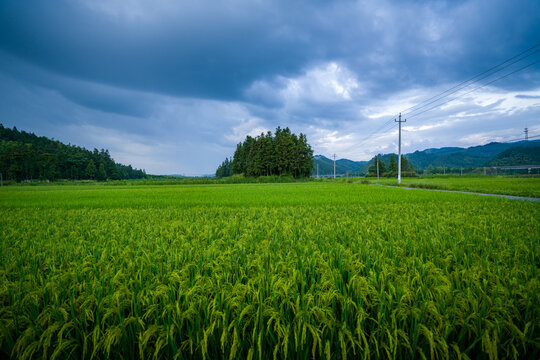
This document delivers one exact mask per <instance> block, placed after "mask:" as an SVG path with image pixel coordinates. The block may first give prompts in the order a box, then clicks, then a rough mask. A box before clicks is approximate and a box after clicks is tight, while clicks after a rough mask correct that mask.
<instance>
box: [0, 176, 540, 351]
mask: <svg viewBox="0 0 540 360" xmlns="http://www.w3.org/2000/svg"><path fill="white" fill-rule="evenodd" d="M518 180H519V179H518ZM0 239H1V240H0V351H1V352H0V357H1V355H2V353H3V354H4V355H7V356H11V357H13V358H17V359H37V358H40V359H41V358H51V359H104V358H110V359H132V358H133V359H135V358H142V359H192V358H196V359H386V358H395V359H421V358H426V359H467V358H470V359H505V358H510V359H525V358H527V359H537V358H539V357H540V323H539V318H540V295H539V289H540V282H539V278H540V276H539V275H540V272H539V266H540V204H539V203H535V202H528V201H517V200H508V199H502V198H491V197H481V196H477V195H469V194H456V193H440V192H428V191H425V192H424V191H404V190H403V189H397V188H388V187H377V186H369V185H364V184H360V183H345V182H343V183H340V182H339V183H338V182H336V183H334V182H308V183H292V184H238V185H182V186H166V185H162V186H151V185H146V186H114V187H112V186H100V185H93V186H67V185H65V186H42V187H40V186H36V187H5V188H0Z"/></svg>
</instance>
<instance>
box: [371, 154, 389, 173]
mask: <svg viewBox="0 0 540 360" xmlns="http://www.w3.org/2000/svg"><path fill="white" fill-rule="evenodd" d="M377 159H378V160H379V176H384V174H385V173H386V164H385V163H384V161H382V160H381V155H380V154H379V155H377V156H374V157H373V159H371V161H370V163H371V165H370V166H369V168H368V173H367V175H366V176H372V177H373V176H377Z"/></svg>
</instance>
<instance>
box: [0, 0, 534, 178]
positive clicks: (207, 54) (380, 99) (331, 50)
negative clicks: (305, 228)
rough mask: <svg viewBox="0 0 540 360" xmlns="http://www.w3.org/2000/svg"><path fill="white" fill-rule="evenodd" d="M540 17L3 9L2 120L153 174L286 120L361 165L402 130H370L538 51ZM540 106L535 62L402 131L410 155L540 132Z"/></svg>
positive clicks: (462, 8)
mask: <svg viewBox="0 0 540 360" xmlns="http://www.w3.org/2000/svg"><path fill="white" fill-rule="evenodd" d="M539 14H540V4H538V2H537V1H513V2H507V1H477V0H472V1H437V2H433V1H426V2H422V1H331V2H329V1H292V2H291V1H243V0H233V1H165V0H159V1H153V2H145V1H136V0H129V1H126V0H122V1H121V0H108V1H105V0H98V1H83V0H78V1H58V2H55V3H54V4H51V3H50V2H47V1H24V2H20V1H4V2H2V3H1V4H0V95H1V97H0V122H2V123H3V124H4V125H5V126H17V127H18V128H20V129H24V130H27V131H33V132H35V133H37V134H40V135H46V136H49V137H54V138H56V139H59V140H61V141H64V142H70V143H75V144H78V145H82V146H85V147H87V148H93V147H96V148H108V149H110V151H111V154H112V156H113V157H114V158H115V159H116V160H117V161H121V162H124V163H130V164H132V165H134V166H135V167H142V168H145V169H146V170H147V172H150V173H158V174H167V173H169V174H170V173H183V174H190V175H201V174H208V173H213V171H214V170H215V168H216V167H217V165H218V164H219V163H220V162H221V161H222V160H223V159H224V158H225V157H226V156H230V155H232V152H233V151H234V148H235V144H236V142H238V141H240V140H242V139H243V138H244V137H245V136H246V135H248V134H250V135H256V134H258V133H260V132H263V131H267V130H273V129H274V128H275V127H277V126H282V127H285V126H289V127H290V128H291V129H292V130H293V131H295V132H304V133H306V134H307V136H308V140H309V142H310V143H311V144H312V146H313V147H314V150H315V152H316V153H322V154H326V155H329V154H330V153H334V152H335V153H337V154H338V156H339V157H348V158H351V159H354V160H365V159H368V158H369V157H371V156H372V155H373V154H374V153H376V152H380V151H383V152H385V151H395V145H396V136H395V128H394V127H392V126H391V124H389V125H388V126H387V127H386V128H385V127H383V129H382V131H379V132H375V130H377V129H379V128H381V126H382V125H383V124H385V123H386V122H387V121H388V119H391V118H392V117H393V116H395V115H396V114H397V113H398V112H400V111H403V110H405V109H407V108H408V107H410V106H412V105H414V104H416V103H418V102H420V101H423V100H425V99H427V98H430V97H431V96H433V95H434V94H437V93H439V92H442V91H444V90H446V89H448V88H450V87H452V86H454V85H456V84H458V83H460V82H462V81H463V80H466V79H468V78H470V77H472V76H474V75H476V74H478V73H480V72H482V71H484V70H486V69H488V68H491V67H492V66H494V65H496V64H498V63H500V62H501V61H503V60H506V59H508V58H510V57H511V56H513V55H515V54H518V53H520V52H522V51H524V50H525V49H528V48H531V47H532V46H534V45H536V44H538V43H539V42H540V15H539ZM539 59H540V53H538V52H537V53H532V54H531V56H529V57H528V58H527V59H525V60H523V62H520V63H518V64H516V65H515V66H516V67H514V68H512V67H510V68H509V69H508V71H507V73H508V72H509V71H512V70H513V69H517V68H519V66H523V65H527V64H533V63H534V62H535V61H538V60H539ZM501 74H504V73H501ZM487 80H489V79H486V81H487ZM539 96H540V66H539V65H531V66H530V67H528V68H527V69H525V70H523V71H520V72H516V73H515V74H513V75H512V76H508V77H507V78H505V79H503V80H501V81H498V82H494V83H493V84H490V85H489V86H486V87H484V88H482V89H479V90H478V91H475V92H472V93H470V94H467V95H466V96H463V97H460V98H457V99H456V100H454V101H452V102H449V103H447V104H445V105H443V106H442V107H437V108H434V109H433V110H432V111H430V112H426V113H425V114H422V115H421V116H418V117H416V118H415V119H414V120H413V119H411V120H410V121H408V122H407V123H406V126H405V128H404V145H405V151H414V150H417V149H423V148H425V147H433V146H467V145H477V144H479V143H483V142H487V141H492V140H504V139H507V138H509V137H512V138H515V137H516V136H519V135H520V133H521V131H522V130H523V127H525V126H527V127H529V131H530V134H533V133H534V132H537V133H540V116H539V115H540V100H539ZM371 134H373V135H371Z"/></svg>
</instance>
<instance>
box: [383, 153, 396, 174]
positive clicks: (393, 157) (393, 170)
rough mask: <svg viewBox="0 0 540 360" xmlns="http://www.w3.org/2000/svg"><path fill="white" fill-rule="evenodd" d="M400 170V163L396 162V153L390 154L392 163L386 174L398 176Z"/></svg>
mask: <svg viewBox="0 0 540 360" xmlns="http://www.w3.org/2000/svg"><path fill="white" fill-rule="evenodd" d="M397 172H398V165H397V162H396V157H395V155H394V154H392V155H390V164H389V165H388V172H387V173H386V176H389V177H395V176H397Z"/></svg>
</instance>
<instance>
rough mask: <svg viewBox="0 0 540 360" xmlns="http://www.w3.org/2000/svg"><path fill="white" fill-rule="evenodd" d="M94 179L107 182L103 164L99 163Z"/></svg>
mask: <svg viewBox="0 0 540 360" xmlns="http://www.w3.org/2000/svg"><path fill="white" fill-rule="evenodd" d="M96 179H97V180H98V181H105V180H107V172H106V171H105V165H104V164H103V162H100V163H99V169H98V171H97V175H96Z"/></svg>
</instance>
